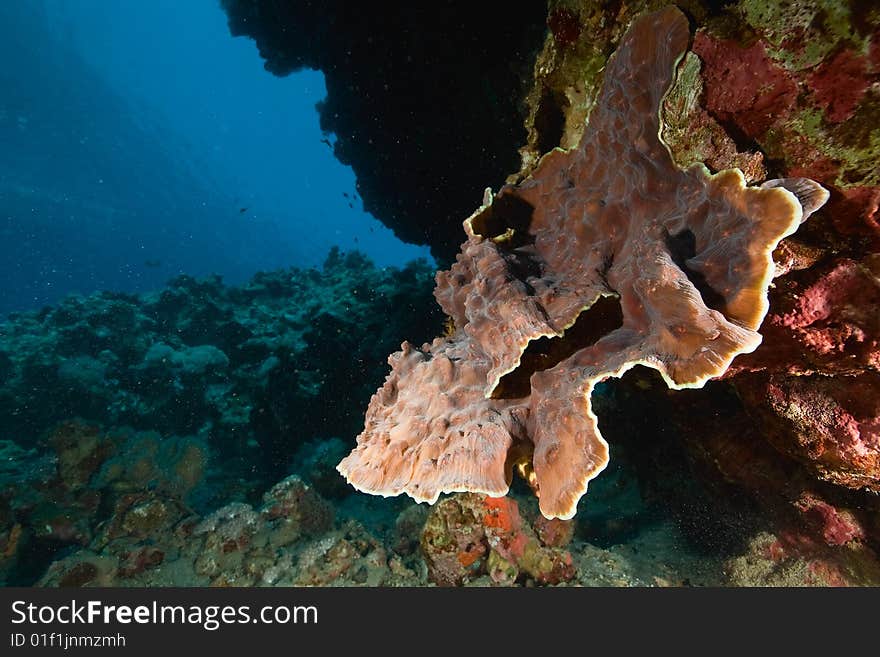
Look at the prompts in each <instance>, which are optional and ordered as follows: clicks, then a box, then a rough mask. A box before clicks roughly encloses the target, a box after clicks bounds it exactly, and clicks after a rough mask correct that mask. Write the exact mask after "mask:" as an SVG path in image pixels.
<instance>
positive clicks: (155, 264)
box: [144, 260, 162, 269]
mask: <svg viewBox="0 0 880 657" xmlns="http://www.w3.org/2000/svg"><path fill="white" fill-rule="evenodd" d="M161 266H162V261H161V260H144V267H149V268H150V269H155V268H156V267H161Z"/></svg>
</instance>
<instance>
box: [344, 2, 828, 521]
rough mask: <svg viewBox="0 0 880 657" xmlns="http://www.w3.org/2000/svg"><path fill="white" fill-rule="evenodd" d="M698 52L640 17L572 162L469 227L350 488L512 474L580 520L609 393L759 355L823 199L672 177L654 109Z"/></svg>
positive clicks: (494, 489) (479, 482)
mask: <svg viewBox="0 0 880 657" xmlns="http://www.w3.org/2000/svg"><path fill="white" fill-rule="evenodd" d="M688 40H689V27H688V22H687V19H686V18H685V17H684V15H683V14H682V13H681V12H680V11H678V10H677V9H675V8H673V7H670V8H666V9H663V10H660V11H657V12H654V13H650V14H645V15H643V16H641V17H640V18H638V19H636V20H635V21H634V23H633V24H632V26H631V27H630V29H629V30H628V32H627V33H626V35H625V36H624V38H623V39H622V41H621V43H620V47H619V48H618V50H617V52H616V53H615V55H613V56H612V58H611V59H610V60H609V62H608V65H607V68H606V72H605V82H604V87H603V89H602V92H601V94H600V97H599V99H598V102H597V104H596V106H595V108H594V109H593V111H592V113H591V115H590V118H589V122H588V124H587V126H586V128H585V130H584V133H583V137H582V139H581V142H580V144H579V145H578V147H577V148H574V149H572V150H570V151H563V150H561V149H555V150H553V151H551V152H550V153H548V154H547V155H545V156H544V157H543V158H542V160H541V162H540V164H539V165H538V166H537V168H536V169H535V170H534V172H533V173H532V175H531V176H529V177H528V178H526V179H525V180H523V181H522V182H521V183H519V184H517V185H507V186H505V187H503V188H502V189H501V190H500V191H499V192H498V193H497V194H496V195H494V196H493V195H491V194H487V196H486V198H485V201H484V203H483V205H482V206H481V207H480V208H479V209H478V210H477V211H476V212H475V213H474V214H473V215H472V216H471V217H470V218H469V219H467V220H466V221H465V224H464V227H465V232H466V234H467V238H468V239H467V241H466V242H465V243H464V245H463V246H462V251H461V253H460V254H459V255H458V257H457V260H456V263H455V264H454V265H453V266H452V268H451V269H450V270H448V271H444V272H440V273H438V274H437V287H436V290H435V297H436V298H437V301H438V303H439V304H440V306H441V308H442V309H443V311H444V312H445V313H446V314H447V315H448V316H449V317H450V318H452V320H453V323H454V327H455V328H454V331H452V332H451V334H449V335H445V336H443V337H440V338H437V339H436V340H434V342H433V343H431V344H430V345H428V344H426V345H423V346H422V347H421V348H420V349H419V348H416V347H414V346H412V345H410V344H409V343H404V344H403V346H402V350H401V351H400V352H398V353H396V354H394V355H392V356H391V357H390V358H389V363H390V364H391V368H392V370H391V373H390V375H389V376H388V378H387V380H386V382H385V385H384V386H383V387H382V388H381V389H380V390H379V391H378V392H377V393H376V394H375V395H374V396H373V398H372V400H371V402H370V405H369V408H368V410H367V415H366V423H365V428H364V431H363V433H361V435H360V436H359V437H358V441H357V442H358V444H357V447H356V448H355V449H354V450H353V451H352V453H351V454H350V455H349V456H348V457H346V458H345V459H343V461H342V462H341V463H340V464H339V471H340V472H341V473H342V474H343V475H344V476H345V477H346V478H347V479H348V481H349V482H350V483H351V484H352V485H354V486H355V487H356V488H357V489H359V490H362V491H365V492H369V493H374V494H380V495H397V494H399V493H402V492H406V493H408V494H409V495H411V496H412V497H413V498H415V499H416V500H419V501H427V502H432V503H433V502H435V501H436V500H437V498H438V496H439V495H440V494H441V493H444V492H455V491H472V492H479V493H485V494H489V495H493V496H500V495H504V494H505V493H506V492H507V490H508V485H509V473H510V471H511V470H512V469H513V468H512V467H511V463H512V460H515V461H516V465H517V467H521V469H522V470H523V471H527V472H529V473H530V476H531V478H532V479H533V481H532V482H531V483H533V488H534V489H535V490H536V492H537V494H538V496H539V502H540V508H541V512H542V513H543V514H544V515H545V516H546V517H548V518H571V517H572V516H573V515H574V514H575V511H576V508H577V503H578V500H579V499H580V498H581V496H582V495H583V494H584V493H585V492H586V490H587V484H588V482H589V481H590V480H591V479H592V478H594V477H595V476H596V475H597V474H598V473H599V472H601V470H602V469H603V468H604V467H605V465H606V464H607V462H608V445H607V443H606V442H605V440H604V439H603V438H602V436H601V434H600V432H599V429H598V425H597V419H596V416H595V415H594V414H593V412H592V406H591V399H590V398H591V394H592V392H593V389H594V387H595V385H596V384H597V383H598V382H600V381H602V380H604V379H607V378H609V377H620V376H622V375H623V373H624V372H626V371H627V370H629V369H631V368H633V367H635V366H636V365H643V366H646V367H650V368H653V369H656V370H657V371H658V372H659V373H660V374H661V376H662V377H663V379H664V380H665V381H666V383H667V384H668V385H669V386H670V387H671V388H674V389H681V388H695V387H700V386H702V385H703V384H704V383H705V382H706V381H707V380H709V379H711V378H713V377H717V376H720V375H721V374H723V373H724V372H725V370H726V369H727V367H728V366H729V365H730V362H731V361H732V360H733V359H734V358H735V357H736V356H737V355H738V354H741V353H745V352H749V351H752V350H754V349H755V348H756V347H757V346H758V344H759V343H760V340H761V337H760V335H759V334H758V333H757V329H758V327H759V325H760V323H761V321H762V319H763V318H764V315H765V314H766V312H767V306H768V304H767V288H768V285H769V283H770V280H771V278H772V276H773V272H774V264H773V260H772V257H771V254H772V252H773V249H774V248H775V247H776V246H777V244H778V243H779V241H780V240H781V239H782V238H783V237H785V236H787V235H789V234H791V233H792V232H794V230H796V229H797V227H798V225H799V224H800V223H801V221H802V219H804V218H805V217H806V215H807V214H808V213H809V212H812V211H814V210H816V209H818V207H820V206H821V205H822V204H823V203H824V202H825V200H826V199H827V192H826V191H825V190H824V189H822V188H821V187H819V185H818V184H816V183H814V182H813V181H809V180H806V179H786V180H783V181H776V182H773V183H771V184H767V185H765V186H764V187H747V186H746V184H745V180H744V178H743V175H742V173H741V172H740V171H739V170H738V169H732V170H726V171H721V172H719V173H717V174H715V175H710V173H709V171H708V170H707V169H706V167H705V166H703V165H695V166H692V167H690V168H688V169H685V170H682V169H679V168H678V167H677V166H676V165H675V163H674V162H673V160H672V157H671V155H670V153H669V150H668V149H667V147H666V145H665V144H664V143H663V142H662V141H661V139H660V137H659V135H660V130H661V125H660V119H659V111H660V106H661V103H662V102H663V99H664V97H665V95H666V93H667V91H668V89H669V88H670V85H671V84H672V81H673V80H672V78H673V75H674V71H675V67H676V64H677V62H678V61H679V59H680V58H681V57H682V55H683V54H684V52H685V50H686V48H687V45H688ZM802 202H803V205H802ZM511 454H515V455H516V458H514V459H511ZM523 455H531V463H530V464H523V463H520V461H521V460H522V456H523Z"/></svg>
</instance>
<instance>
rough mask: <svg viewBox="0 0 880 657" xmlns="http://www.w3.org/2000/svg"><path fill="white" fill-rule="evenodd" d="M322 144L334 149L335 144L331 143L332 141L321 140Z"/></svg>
mask: <svg viewBox="0 0 880 657" xmlns="http://www.w3.org/2000/svg"><path fill="white" fill-rule="evenodd" d="M321 143H322V144H327V145H328V146H329V147H330V148H333V144H331V143H330V140H329V139H322V140H321Z"/></svg>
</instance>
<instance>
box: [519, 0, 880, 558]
mask: <svg viewBox="0 0 880 657" xmlns="http://www.w3.org/2000/svg"><path fill="white" fill-rule="evenodd" d="M665 4H666V3H664V2H653V1H648V2H640V1H635V2H626V3H619V2H578V1H576V0H571V1H566V0H558V1H551V2H550V3H549V8H548V19H547V24H548V27H549V33H548V36H547V41H546V42H545V46H544V49H543V50H542V52H541V54H540V55H539V56H538V60H537V62H536V65H535V69H534V71H535V84H534V87H533V89H532V90H531V92H530V94H529V96H528V103H529V107H530V114H529V119H528V121H527V126H528V129H529V139H528V143H527V144H526V145H525V146H524V147H523V148H522V151H521V152H522V155H523V169H522V171H521V172H520V174H518V175H517V176H513V177H512V178H511V180H512V181H514V182H515V181H518V180H521V179H522V178H523V177H524V176H526V175H527V174H529V173H530V172H531V171H532V170H533V169H534V167H535V166H536V164H537V163H538V161H539V159H540V157H541V156H542V155H543V154H544V153H546V152H547V151H549V150H550V149H552V148H553V147H555V146H562V147H563V148H570V147H572V146H573V145H575V144H576V143H577V142H578V140H579V139H580V136H581V134H582V132H583V126H584V119H585V117H587V116H589V114H590V113H591V111H593V109H594V107H595V102H596V98H597V94H598V90H599V88H600V85H601V82H602V79H603V74H604V70H605V68H604V67H605V62H606V60H607V58H608V55H609V54H610V53H611V52H612V51H613V49H614V48H615V47H616V45H617V43H618V42H619V39H620V37H621V35H622V33H623V30H624V29H625V28H626V26H627V25H628V24H629V23H630V21H631V20H632V18H633V17H635V16H636V15H638V14H639V13H641V12H642V11H645V10H653V9H657V8H659V7H662V6H663V5H665ZM675 4H676V5H678V6H679V8H681V9H682V10H683V11H684V12H685V13H686V14H687V15H688V17H689V18H690V21H691V28H692V32H693V35H694V36H693V39H692V45H691V52H689V53H688V54H687V56H686V57H685V58H684V59H683V60H682V61H681V62H680V64H679V67H678V73H677V80H676V82H675V84H674V86H673V88H672V90H671V91H670V93H669V94H668V95H667V97H666V99H665V101H664V106H663V111H662V113H661V119H662V124H663V127H662V138H663V139H664V141H665V142H666V143H667V144H668V145H669V147H670V149H671V151H672V154H673V157H674V158H675V160H676V162H677V163H678V164H679V166H688V165H690V164H692V163H694V162H705V163H706V164H707V166H708V167H709V168H710V170H712V171H718V170H722V169H726V168H730V167H738V168H740V169H741V170H742V171H743V172H744V174H745V177H746V179H747V181H749V182H761V181H763V180H766V179H768V178H789V177H797V176H807V177H810V178H812V179H814V180H816V181H818V182H820V183H821V184H822V185H823V186H824V187H825V188H826V189H828V190H829V191H830V198H829V200H828V202H827V204H826V205H825V206H824V207H823V208H822V209H821V210H820V211H819V212H817V213H816V214H815V215H813V216H811V217H810V219H809V220H808V221H807V222H806V223H805V224H804V225H803V226H801V227H800V229H799V230H798V231H797V232H796V233H795V234H794V235H792V236H790V237H788V238H786V239H785V240H783V241H782V242H781V243H780V245H779V246H778V248H777V249H776V251H775V252H774V254H773V257H774V260H775V262H776V272H775V277H774V280H773V283H772V285H771V287H770V293H769V301H770V307H769V312H768V314H767V316H766V318H765V320H764V321H763V323H762V324H761V326H760V328H759V329H758V331H759V332H760V333H761V334H762V336H763V340H762V343H761V345H760V346H759V347H758V348H757V349H756V350H755V351H754V352H753V353H751V354H746V355H743V356H740V357H738V358H737V359H735V360H734V361H733V363H732V366H731V369H730V370H729V371H728V373H727V375H726V383H717V382H716V383H712V384H710V385H709V386H707V388H706V389H705V390H702V391H692V392H689V393H688V394H687V395H676V394H675V393H667V394H664V395H663V397H664V399H668V402H667V403H669V404H670V406H669V409H670V414H671V416H672V418H673V422H674V423H675V425H676V427H677V431H678V433H679V435H680V438H681V440H682V441H684V443H685V444H686V445H688V446H689V449H690V453H691V457H692V458H693V459H694V460H695V461H696V462H697V463H699V464H701V466H700V468H701V469H702V470H703V472H704V474H705V476H708V477H710V478H711V477H718V476H719V474H720V476H721V479H722V480H723V481H726V482H733V483H735V484H736V485H737V486H739V487H741V488H742V489H744V490H747V491H749V492H750V494H751V495H752V497H753V499H755V500H756V502H757V503H759V504H760V505H762V506H763V507H765V508H770V509H774V510H775V512H776V513H777V514H778V517H782V516H785V517H786V518H788V520H785V521H782V520H780V523H782V525H786V523H788V524H787V528H786V529H783V530H782V531H781V532H780V533H781V534H785V535H787V536H788V539H783V543H785V544H786V545H789V546H791V545H795V544H799V545H804V544H806V543H809V542H811V541H816V542H817V543H819V544H823V543H824V544H835V545H843V544H847V543H848V542H850V541H855V542H857V543H858V542H862V543H864V542H867V543H869V544H873V545H874V546H876V545H877V544H878V540H880V533H878V522H877V517H878V499H877V496H876V493H877V492H878V482H880V469H878V465H880V394H878V393H880V359H878V353H880V350H878V349H880V264H878V263H880V253H878V252H880V214H878V206H880V179H878V177H877V175H878V170H880V169H878V167H877V162H878V161H880V151H878V145H880V120H878V116H880V9H878V7H877V6H876V3H870V2H861V1H858V0H851V1H841V0H793V1H785V0H770V1H766V0H762V1H761V2H752V1H751V0H740V1H738V2H724V3H715V2H700V1H696V0H694V1H688V0H685V1H683V2H677V3H675ZM634 392H635V391H634ZM635 397H638V395H637V394H635ZM675 409H679V410H675ZM829 484H830V485H829ZM793 527H796V528H795V529H793ZM804 527H812V528H813V534H812V538H810V539H809V540H807V539H805V538H804V534H809V533H810V530H809V529H806V530H805V529H804ZM792 536H800V538H799V539H796V540H795V539H792V538H791V537H792ZM780 550H781V548H780Z"/></svg>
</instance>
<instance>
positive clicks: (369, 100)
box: [222, 0, 546, 261]
mask: <svg viewBox="0 0 880 657" xmlns="http://www.w3.org/2000/svg"><path fill="white" fill-rule="evenodd" d="M222 5H223V7H224V9H225V10H226V12H227V14H228V16H229V28H230V31H231V32H232V34H233V35H236V36H249V37H251V38H253V39H254V40H255V41H256V43H257V47H258V48H259V50H260V54H261V55H262V56H263V58H264V59H265V60H266V69H267V70H269V71H270V72H272V73H274V74H276V75H287V74H289V73H291V72H292V71H295V70H297V69H301V68H316V69H320V70H321V71H323V72H324V74H325V76H326V80H327V99H326V101H325V102H324V103H322V104H321V105H320V107H319V111H320V116H321V128H322V129H323V130H326V131H329V132H333V133H335V134H336V136H337V141H336V144H335V152H336V155H337V157H338V158H339V159H340V160H341V161H342V162H344V163H346V164H350V165H351V166H352V168H353V169H354V172H355V174H356V175H357V180H358V191H359V192H360V194H361V197H362V198H363V200H364V206H365V208H366V210H367V211H368V212H371V213H373V214H374V215H375V216H376V217H377V218H379V219H380V220H381V221H382V222H383V223H385V224H386V225H387V226H388V227H390V228H391V229H393V230H394V232H395V233H396V234H397V235H398V237H400V238H401V239H403V240H404V241H407V242H414V243H419V244H428V245H430V246H431V248H432V250H433V252H434V255H435V256H437V257H439V258H441V259H444V260H447V261H449V260H451V259H452V257H453V256H454V254H455V252H456V250H457V248H458V245H459V244H460V243H461V229H460V223H459V222H460V218H461V217H462V216H465V215H467V213H468V212H470V211H471V210H472V209H473V207H474V204H475V203H476V202H478V201H479V198H480V195H481V193H482V190H483V188H484V187H485V186H486V184H487V183H488V184H491V183H493V182H494V183H496V184H498V183H500V182H501V181H503V180H504V178H505V176H506V175H507V174H510V173H512V172H514V171H516V170H517V169H518V168H519V157H518V155H517V148H518V147H519V146H520V144H522V143H523V142H524V141H525V131H524V129H523V127H522V112H520V111H519V106H520V99H521V98H522V97H523V96H524V86H525V85H526V84H528V83H529V80H530V78H531V66H532V63H533V60H534V53H535V51H537V49H538V48H540V46H541V42H542V40H543V37H544V32H545V27H544V23H545V19H546V6H545V3H544V2H535V1H531V2H528V3H521V4H518V5H517V6H516V10H515V11H514V10H512V9H511V7H510V5H509V4H508V3H501V2H468V1H464V0H453V1H451V2H443V3H432V4H430V5H424V4H422V3H406V4H395V5H393V6H392V5H388V6H383V5H381V4H378V3H357V2H339V1H331V2H275V1H273V0H222ZM294 157H296V154H295V153H291V158H294Z"/></svg>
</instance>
